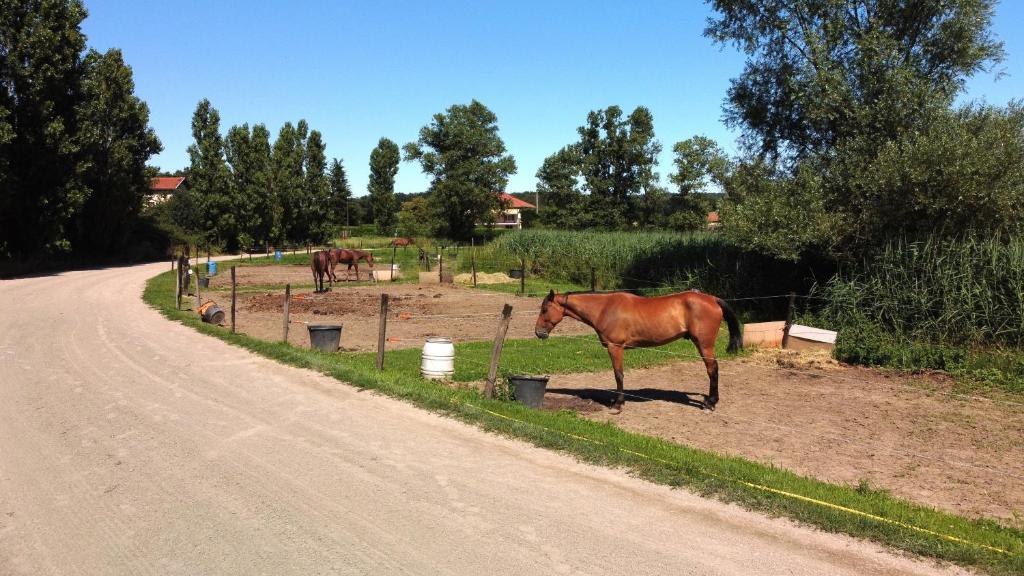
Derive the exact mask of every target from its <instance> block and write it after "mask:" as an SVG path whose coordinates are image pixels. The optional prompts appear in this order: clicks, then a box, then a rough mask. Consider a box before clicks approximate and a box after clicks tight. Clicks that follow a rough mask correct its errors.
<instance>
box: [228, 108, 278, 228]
mask: <svg viewBox="0 0 1024 576" xmlns="http://www.w3.org/2000/svg"><path fill="white" fill-rule="evenodd" d="M224 155H225V159H226V160H227V163H228V166H229V167H230V168H231V177H232V186H233V188H234V199H235V219H236V221H237V222H238V241H239V243H240V244H241V245H242V246H244V247H246V248H249V247H251V246H252V245H253V244H254V243H256V242H259V243H261V244H264V243H267V242H269V241H270V238H271V235H272V233H273V225H274V204H275V199H274V196H273V195H272V194H271V184H270V178H271V166H270V132H269V131H268V130H267V127H266V126H264V125H263V124H257V125H255V126H253V128H252V130H251V131H250V130H249V125H248V124H242V125H241V126H232V127H231V128H230V129H229V130H228V133H227V138H226V139H225V146H224Z"/></svg>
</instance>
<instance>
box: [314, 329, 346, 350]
mask: <svg viewBox="0 0 1024 576" xmlns="http://www.w3.org/2000/svg"><path fill="white" fill-rule="evenodd" d="M307 328H308V329H309V347H310V348H315V349H317V350H321V351H323V352H337V351H338V348H339V347H340V346H341V324H310V325H309V326H307Z"/></svg>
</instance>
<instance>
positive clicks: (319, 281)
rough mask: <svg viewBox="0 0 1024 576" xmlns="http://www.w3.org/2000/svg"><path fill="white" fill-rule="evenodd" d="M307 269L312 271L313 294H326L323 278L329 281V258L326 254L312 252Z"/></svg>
mask: <svg viewBox="0 0 1024 576" xmlns="http://www.w3.org/2000/svg"><path fill="white" fill-rule="evenodd" d="M309 268H310V270H312V271H313V288H314V292H326V290H324V276H327V277H328V279H330V275H331V258H330V256H329V255H328V252H321V251H319V250H317V251H316V252H313V255H312V256H310V259H309Z"/></svg>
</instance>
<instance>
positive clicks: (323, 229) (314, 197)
mask: <svg viewBox="0 0 1024 576" xmlns="http://www.w3.org/2000/svg"><path fill="white" fill-rule="evenodd" d="M326 150H327V145H326V144H324V141H323V137H322V136H321V135H320V132H319V131H317V130H312V131H310V133H309V138H307V140H306V156H305V158H306V175H305V176H306V180H305V186H304V189H305V194H304V195H303V196H304V198H303V199H304V212H305V218H304V220H305V222H306V231H307V232H306V234H307V239H308V240H309V241H311V242H313V243H314V244H321V243H323V242H325V241H326V240H327V239H328V238H330V237H331V236H333V235H334V232H335V225H336V221H335V219H334V218H333V215H332V212H331V207H330V198H331V187H330V182H328V180H327V175H326V173H325V171H326V170H327V154H326Z"/></svg>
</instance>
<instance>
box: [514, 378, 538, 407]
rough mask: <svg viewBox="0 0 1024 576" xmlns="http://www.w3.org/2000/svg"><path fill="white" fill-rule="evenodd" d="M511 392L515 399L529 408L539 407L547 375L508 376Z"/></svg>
mask: <svg viewBox="0 0 1024 576" xmlns="http://www.w3.org/2000/svg"><path fill="white" fill-rule="evenodd" d="M508 382H509V384H511V385H512V393H513V394H514V395H515V397H516V400H518V401H520V402H522V403H523V404H526V405H527V406H529V407H530V408H540V407H541V404H543V403H544V391H545V390H546V389H547V387H548V377H547V376H509V377H508Z"/></svg>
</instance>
